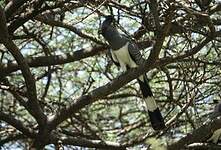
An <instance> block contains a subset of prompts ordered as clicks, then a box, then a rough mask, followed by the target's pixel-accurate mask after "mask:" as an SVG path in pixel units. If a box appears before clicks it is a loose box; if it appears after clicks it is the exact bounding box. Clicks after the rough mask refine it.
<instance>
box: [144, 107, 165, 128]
mask: <svg viewBox="0 0 221 150" xmlns="http://www.w3.org/2000/svg"><path fill="white" fill-rule="evenodd" d="M148 114H149V117H150V122H151V125H152V127H153V129H154V130H163V129H164V128H165V127H166V126H165V123H164V119H163V117H162V115H161V113H160V110H159V108H157V109H155V110H154V111H153V112H152V111H148Z"/></svg>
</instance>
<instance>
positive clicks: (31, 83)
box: [4, 39, 46, 126]
mask: <svg viewBox="0 0 221 150" xmlns="http://www.w3.org/2000/svg"><path fill="white" fill-rule="evenodd" d="M4 45H5V47H6V48H7V49H8V50H9V52H10V53H11V54H12V55H13V57H14V58H15V60H16V62H17V63H18V65H19V67H20V69H21V71H22V75H23V77H24V79H25V84H26V87H27V94H28V98H29V100H28V105H29V107H30V109H29V112H30V113H31V114H32V115H33V116H34V117H35V119H36V120H37V122H38V123H39V125H40V126H41V125H42V126H43V125H44V123H45V121H46V116H45V115H44V113H43V111H42V110H41V108H40V106H39V103H38V100H37V91H36V85H35V79H34V77H33V76H32V74H31V71H30V68H29V66H28V63H27V62H26V60H25V59H24V57H23V55H22V54H21V53H20V52H19V49H18V47H17V46H16V45H15V44H14V42H13V41H12V40H10V39H9V40H8V41H7V42H5V43H4Z"/></svg>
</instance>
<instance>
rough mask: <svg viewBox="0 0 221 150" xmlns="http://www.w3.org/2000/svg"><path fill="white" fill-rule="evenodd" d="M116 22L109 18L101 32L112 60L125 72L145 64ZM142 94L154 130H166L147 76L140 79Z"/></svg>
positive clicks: (111, 17) (134, 44) (135, 46)
mask: <svg viewBox="0 0 221 150" xmlns="http://www.w3.org/2000/svg"><path fill="white" fill-rule="evenodd" d="M114 23H115V20H114V17H113V16H107V17H106V19H105V20H104V22H103V23H102V26H101V29H100V32H101V34H102V35H103V37H104V38H105V39H106V40H107V42H108V43H109V45H110V46H111V49H112V50H110V55H111V59H112V61H113V62H114V64H116V65H117V66H120V67H121V68H122V69H123V71H127V70H128V69H130V68H135V67H138V66H139V65H141V64H142V63H144V58H142V55H141V53H140V51H139V49H138V46H137V45H136V43H134V42H133V41H131V40H130V39H129V38H128V37H126V36H125V35H123V34H120V33H119V32H118V30H117V28H116V27H115V25H114ZM137 80H138V83H139V85H140V89H141V93H142V95H143V98H144V100H145V103H146V107H147V110H148V114H149V117H150V122H151V125H152V127H153V129H154V130H162V129H164V128H165V123H164V119H163V117H162V115H161V113H160V110H159V108H158V106H157V104H156V102H155V100H154V98H153V93H152V91H151V89H150V86H149V84H148V79H147V76H146V74H144V75H141V76H140V77H139V78H138V79H137Z"/></svg>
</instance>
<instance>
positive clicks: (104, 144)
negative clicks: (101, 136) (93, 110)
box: [55, 138, 126, 150]
mask: <svg viewBox="0 0 221 150" xmlns="http://www.w3.org/2000/svg"><path fill="white" fill-rule="evenodd" d="M56 141H57V140H56ZM55 143H56V142H55ZM62 143H63V145H74V146H81V147H88V148H89V147H90V148H104V149H106V150H108V149H116V150H125V149H126V147H124V146H123V145H121V144H119V143H114V142H108V141H101V140H88V139H83V138H64V139H62Z"/></svg>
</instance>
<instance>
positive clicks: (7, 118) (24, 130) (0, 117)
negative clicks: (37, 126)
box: [0, 112, 36, 138]
mask: <svg viewBox="0 0 221 150" xmlns="http://www.w3.org/2000/svg"><path fill="white" fill-rule="evenodd" d="M0 120H3V121H5V122H7V123H8V124H10V125H11V126H13V127H15V128H16V129H17V130H19V131H21V132H22V133H23V134H24V135H26V136H28V137H32V138H34V137H35V136H36V133H34V132H33V130H31V129H30V128H28V127H26V126H24V124H23V123H22V122H21V121H20V120H17V119H15V118H13V117H12V116H11V115H9V114H6V113H3V112H0Z"/></svg>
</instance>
